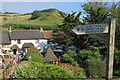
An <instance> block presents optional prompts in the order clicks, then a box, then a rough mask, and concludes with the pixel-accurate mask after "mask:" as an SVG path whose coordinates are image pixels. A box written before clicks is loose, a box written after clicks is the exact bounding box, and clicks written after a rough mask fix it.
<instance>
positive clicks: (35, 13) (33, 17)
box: [31, 11, 41, 20]
mask: <svg viewBox="0 0 120 80" xmlns="http://www.w3.org/2000/svg"><path fill="white" fill-rule="evenodd" d="M40 16H41V14H40V11H34V12H33V13H32V16H31V19H32V20H33V19H37V18H38V17H40Z"/></svg>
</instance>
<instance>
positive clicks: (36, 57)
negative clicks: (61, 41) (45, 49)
mask: <svg viewBox="0 0 120 80" xmlns="http://www.w3.org/2000/svg"><path fill="white" fill-rule="evenodd" d="M30 57H31V60H32V61H34V62H39V63H44V62H45V59H44V57H43V56H42V54H41V53H40V52H39V50H38V49H36V48H35V47H31V48H30V50H29V51H28V53H27V55H26V57H25V59H28V60H29V58H30Z"/></svg>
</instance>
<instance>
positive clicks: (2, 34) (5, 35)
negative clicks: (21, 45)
mask: <svg viewBox="0 0 120 80" xmlns="http://www.w3.org/2000/svg"><path fill="white" fill-rule="evenodd" d="M10 43H11V42H10V36H9V32H8V31H7V30H2V31H0V44H10Z"/></svg>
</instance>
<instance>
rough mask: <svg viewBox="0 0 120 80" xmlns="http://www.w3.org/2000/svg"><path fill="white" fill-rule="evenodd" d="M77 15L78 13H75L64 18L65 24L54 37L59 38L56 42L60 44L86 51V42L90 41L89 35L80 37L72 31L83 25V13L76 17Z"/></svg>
mask: <svg viewBox="0 0 120 80" xmlns="http://www.w3.org/2000/svg"><path fill="white" fill-rule="evenodd" d="M75 14H76V12H73V13H72V14H68V16H67V17H65V18H64V22H63V24H62V25H60V26H59V28H58V29H57V30H55V31H56V32H57V33H58V34H57V35H54V36H57V38H56V39H55V40H56V42H59V44H64V45H66V46H69V45H74V46H76V47H78V48H80V49H85V48H86V47H87V43H86V42H87V41H88V38H87V35H82V36H79V35H76V34H75V33H74V32H73V31H72V29H73V28H74V27H75V26H76V25H82V22H81V21H80V19H79V17H80V15H81V12H79V13H78V14H77V15H76V16H75ZM78 41H79V42H78ZM76 42H78V43H76ZM80 45H81V46H80Z"/></svg>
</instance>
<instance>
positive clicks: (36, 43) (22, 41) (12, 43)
mask: <svg viewBox="0 0 120 80" xmlns="http://www.w3.org/2000/svg"><path fill="white" fill-rule="evenodd" d="M20 41H21V44H18V43H17V40H11V46H13V45H15V44H16V45H17V46H18V47H19V48H22V46H23V44H24V43H33V44H34V46H35V47H38V45H39V44H40V43H41V42H42V43H45V42H47V40H45V39H39V40H20Z"/></svg>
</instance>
